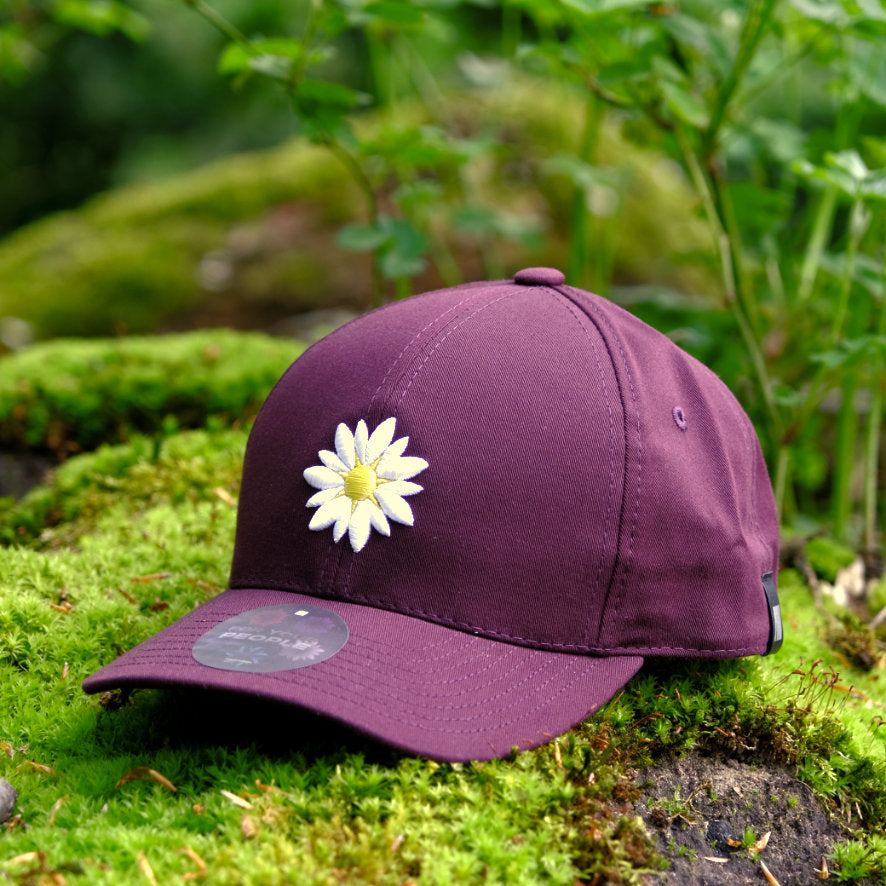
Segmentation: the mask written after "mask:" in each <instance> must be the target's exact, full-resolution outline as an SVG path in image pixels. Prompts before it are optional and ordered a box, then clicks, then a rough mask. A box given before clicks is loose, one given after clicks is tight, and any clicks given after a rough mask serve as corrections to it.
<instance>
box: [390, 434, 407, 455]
mask: <svg viewBox="0 0 886 886" xmlns="http://www.w3.org/2000/svg"><path fill="white" fill-rule="evenodd" d="M408 445H409V437H401V438H400V439H399V440H394V442H393V443H391V445H390V446H388V448H387V449H386V450H385V458H397V457H398V456H400V455H403V453H404V452H406V447H407V446H408Z"/></svg>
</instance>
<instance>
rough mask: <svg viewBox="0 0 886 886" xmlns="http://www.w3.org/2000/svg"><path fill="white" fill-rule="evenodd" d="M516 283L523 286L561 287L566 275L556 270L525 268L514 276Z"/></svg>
mask: <svg viewBox="0 0 886 886" xmlns="http://www.w3.org/2000/svg"><path fill="white" fill-rule="evenodd" d="M514 282H515V283H519V284H520V285H521V286H560V285H562V284H563V283H565V282H566V275H565V274H564V273H563V272H562V271H558V270H557V269H556V268H523V270H522V271H517V273H516V274H514Z"/></svg>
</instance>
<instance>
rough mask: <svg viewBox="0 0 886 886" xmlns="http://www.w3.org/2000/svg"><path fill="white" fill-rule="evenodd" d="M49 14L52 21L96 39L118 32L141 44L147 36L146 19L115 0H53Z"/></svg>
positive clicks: (149, 30)
mask: <svg viewBox="0 0 886 886" xmlns="http://www.w3.org/2000/svg"><path fill="white" fill-rule="evenodd" d="M50 13H51V15H52V17H53V19H55V21H57V22H59V23H61V24H64V25H68V26H69V27H71V28H77V29H79V30H81V31H87V32H88V33H90V34H95V35H96V36H97V37H107V36H109V35H110V34H114V33H121V34H123V35H125V36H126V37H128V38H129V39H130V40H132V41H134V42H141V41H142V40H145V39H147V37H148V35H149V34H150V33H151V23H150V22H149V21H148V19H146V18H145V17H144V16H143V15H141V14H139V13H138V12H136V11H135V10H134V9H131V8H130V7H129V6H127V5H126V4H125V3H120V2H118V0H57V2H55V3H54V4H53V5H52V7H51V9H50Z"/></svg>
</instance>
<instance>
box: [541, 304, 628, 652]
mask: <svg viewBox="0 0 886 886" xmlns="http://www.w3.org/2000/svg"><path fill="white" fill-rule="evenodd" d="M549 291H550V292H551V293H553V295H554V297H555V298H557V299H558V301H559V302H560V303H561V304H562V305H563V307H564V308H565V309H566V310H567V311H568V312H569V313H570V314H571V315H572V316H573V317H574V318H575V321H576V323H578V325H579V327H580V328H581V331H582V332H583V333H584V335H585V336H586V337H587V339H588V340H589V343H590V345H591V351H592V352H593V354H594V361H595V363H596V366H597V372H598V373H599V376H600V380H601V384H602V386H603V391H604V399H605V401H606V411H607V414H608V416H609V443H610V459H609V488H608V490H607V495H606V516H605V518H604V520H603V542H602V544H601V553H600V556H599V558H598V563H597V573H596V575H595V576H594V580H593V583H592V585H591V587H599V586H600V580H601V577H602V574H603V566H604V561H605V556H604V554H603V552H604V551H605V550H606V542H607V540H608V539H609V534H610V532H611V531H612V529H611V526H610V523H612V522H613V521H612V520H611V519H610V517H611V514H612V507H613V497H614V493H615V489H614V487H615V471H614V470H613V465H612V444H613V441H614V439H615V424H614V420H613V415H612V403H611V402H610V400H609V398H608V397H606V396H605V392H606V390H607V387H606V375H605V373H604V371H603V367H602V366H601V363H600V353H599V349H598V348H596V347H594V344H595V342H594V341H593V340H592V338H591V334H590V330H588V328H587V327H586V326H585V322H588V323H591V324H592V325H593V326H594V329H595V330H597V335H598V336H599V338H600V340H602V341H603V344H604V347H606V352H607V354H608V353H609V348H608V345H606V342H605V340H604V339H603V336H602V335H601V334H600V331H599V329H597V326H596V324H594V322H593V320H591V319H590V318H589V317H588V315H587V313H586V312H585V311H581V310H579V309H578V307H577V306H576V305H575V303H574V302H573V301H572V300H571V299H569V298H567V297H566V296H564V294H563V293H562V292H560V291H559V290H558V289H555V288H553V287H551V288H550V290H549ZM609 362H610V364H611V363H612V358H611V357H610V360H609ZM613 371H614V367H613ZM616 380H617V376H616ZM620 399H621V398H620V397H619V400H620ZM622 414H623V417H624V418H625V420H626V419H627V417H626V416H624V413H622ZM619 510H621V508H619ZM617 535H618V532H617V530H616V536H617ZM615 544H616V548H617V546H618V538H617V537H616V539H615ZM614 563H615V561H613V569H612V572H611V574H610V577H609V582H611V581H612V575H613V574H614V572H615V566H614ZM588 568H589V567H588V566H586V567H585V569H584V572H585V573H586V572H587V570H588ZM609 582H607V585H608V584H609ZM582 587H584V588H587V587H588V583H587V581H584V580H583V581H582ZM604 612H605V602H604V606H603V608H602V609H601V611H600V619H601V622H602V618H603V613H604ZM593 630H594V628H593V625H592V624H591V623H590V621H589V622H588V623H587V624H586V625H585V629H584V633H583V634H582V639H583V643H584V644H586V645H588V646H589V645H590V643H591V635H592V633H593ZM599 633H600V632H599V628H598V631H597V636H596V642H599V639H600V637H599Z"/></svg>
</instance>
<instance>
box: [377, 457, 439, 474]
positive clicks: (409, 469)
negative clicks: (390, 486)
mask: <svg viewBox="0 0 886 886" xmlns="http://www.w3.org/2000/svg"><path fill="white" fill-rule="evenodd" d="M427 466H428V463H427V462H426V461H425V460H424V459H423V458H417V457H416V456H414V455H406V456H400V457H399V458H389V457H388V456H387V455H386V456H385V457H384V458H383V459H382V460H381V461H380V462H379V463H378V468H377V469H376V473H377V474H378V476H379V477H382V478H383V479H385V480H408V479H409V478H410V477H414V476H415V475H416V474H420V473H421V472H422V471H423V470H424V469H425V468H426V467H427Z"/></svg>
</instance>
